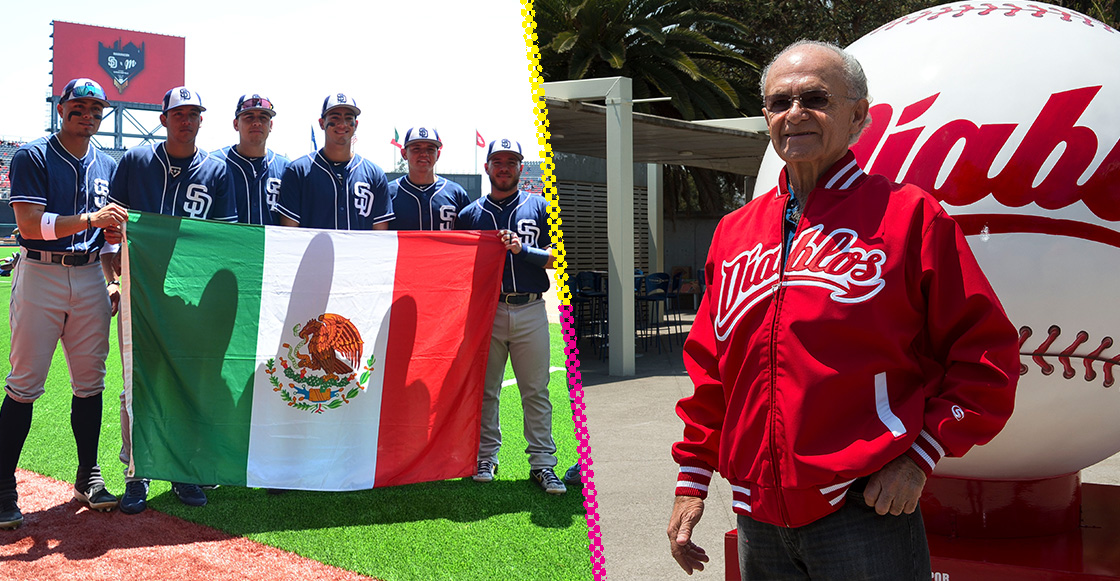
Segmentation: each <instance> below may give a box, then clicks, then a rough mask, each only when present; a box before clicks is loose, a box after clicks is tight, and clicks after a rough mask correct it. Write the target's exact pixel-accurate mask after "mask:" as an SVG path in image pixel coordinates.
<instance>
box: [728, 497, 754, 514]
mask: <svg viewBox="0 0 1120 581" xmlns="http://www.w3.org/2000/svg"><path fill="white" fill-rule="evenodd" d="M731 508H741V509H743V510H745V511H747V512H751V505H749V504H747V503H745V502H741V501H738V500H736V501H734V502H732V503H731Z"/></svg>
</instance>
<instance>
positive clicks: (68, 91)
mask: <svg viewBox="0 0 1120 581" xmlns="http://www.w3.org/2000/svg"><path fill="white" fill-rule="evenodd" d="M74 99H93V100H94V101H97V102H98V103H101V105H102V106H103V107H108V106H109V101H108V99H106V98H105V89H102V88H101V85H99V84H97V81H95V80H93V79H86V78H79V79H74V80H72V81H70V82H69V83H66V88H64V89H62V96H61V97H59V99H58V102H59V103H65V102H67V101H72V100H74Z"/></svg>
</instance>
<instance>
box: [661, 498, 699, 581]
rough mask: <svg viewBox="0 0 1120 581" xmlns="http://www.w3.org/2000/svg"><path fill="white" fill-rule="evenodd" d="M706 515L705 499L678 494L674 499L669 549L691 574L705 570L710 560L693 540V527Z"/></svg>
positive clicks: (670, 519)
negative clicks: (705, 565) (705, 564)
mask: <svg viewBox="0 0 1120 581" xmlns="http://www.w3.org/2000/svg"><path fill="white" fill-rule="evenodd" d="M701 516H704V501H703V500H701V499H699V498H697V497H695V496H678V497H677V499H676V500H675V501H673V514H672V515H671V516H670V517H669V531H668V532H669V551H670V552H671V553H672V554H673V558H674V559H676V560H677V564H678V565H680V566H681V569H684V572H685V573H688V574H689V575H691V574H692V572H693V571H703V570H704V563H707V562H708V554H707V553H706V552H704V549H701V548H700V547H698V546H696V544H695V543H693V542H692V529H693V528H695V527H696V523H698V522H700V517H701Z"/></svg>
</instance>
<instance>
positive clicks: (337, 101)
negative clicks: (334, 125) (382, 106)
mask: <svg viewBox="0 0 1120 581" xmlns="http://www.w3.org/2000/svg"><path fill="white" fill-rule="evenodd" d="M335 107H347V108H350V109H353V110H354V114H355V115H361V114H362V110H361V109H359V108H358V102H357V101H355V100H354V99H351V98H350V97H347V96H346V95H344V94H342V93H335V94H334V95H327V98H326V99H323V112H322V114H320V115H319V117H320V118H323V119H325V118H326V117H327V112H329V111H330V110H331V109H334V108H335Z"/></svg>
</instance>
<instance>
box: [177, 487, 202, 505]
mask: <svg viewBox="0 0 1120 581" xmlns="http://www.w3.org/2000/svg"><path fill="white" fill-rule="evenodd" d="M171 492H174V493H175V496H178V497H179V502H181V503H183V504H185V505H187V506H206V493H205V492H203V491H202V487H201V486H199V485H197V484H187V483H185V482H172V483H171Z"/></svg>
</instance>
